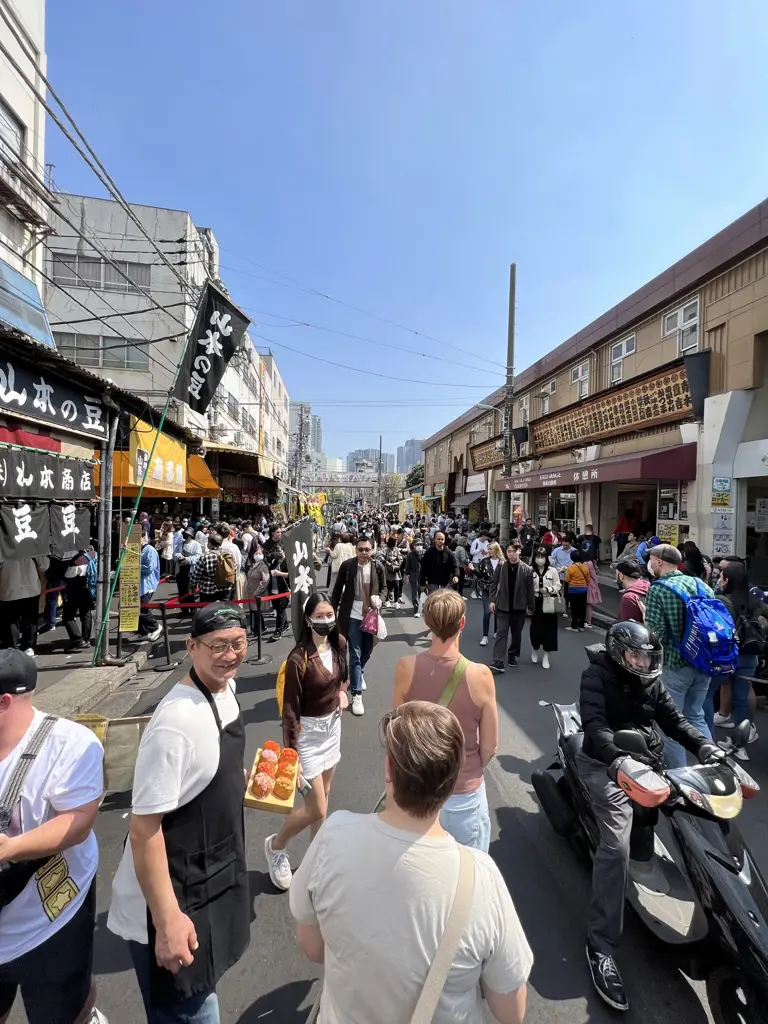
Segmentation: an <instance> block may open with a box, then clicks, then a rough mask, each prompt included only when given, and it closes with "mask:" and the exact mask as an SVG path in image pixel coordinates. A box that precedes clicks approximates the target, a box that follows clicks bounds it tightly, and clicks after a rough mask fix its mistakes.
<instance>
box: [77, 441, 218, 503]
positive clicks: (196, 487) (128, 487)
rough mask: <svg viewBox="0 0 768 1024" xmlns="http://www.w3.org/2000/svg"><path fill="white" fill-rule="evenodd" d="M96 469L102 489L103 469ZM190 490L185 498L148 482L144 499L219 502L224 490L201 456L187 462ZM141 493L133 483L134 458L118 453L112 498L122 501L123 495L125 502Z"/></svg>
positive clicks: (96, 479)
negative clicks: (201, 499) (101, 474)
mask: <svg viewBox="0 0 768 1024" xmlns="http://www.w3.org/2000/svg"><path fill="white" fill-rule="evenodd" d="M94 468H95V471H96V472H95V485H94V486H96V487H97V488H98V484H99V476H98V471H99V469H100V467H99V466H98V465H97V466H95V467H94ZM186 477H187V486H186V490H185V491H184V493H183V494H179V493H178V492H177V491H171V490H170V489H168V490H166V489H165V488H164V487H163V486H162V485H160V486H157V485H155V486H152V485H153V483H154V481H150V480H147V483H146V485H145V487H144V495H143V496H144V497H146V498H158V497H161V496H162V497H168V498H177V499H178V498H218V497H219V495H220V494H221V488H220V487H219V485H218V484H217V483H216V480H215V478H214V476H213V474H212V473H211V471H210V469H208V466H207V465H206V463H205V459H203V458H202V456H200V455H190V456H189V457H188V458H187V473H186ZM138 493H139V489H138V487H137V486H136V484H135V483H134V482H133V470H132V468H131V457H130V452H115V453H114V458H113V460H112V494H113V495H114V496H115V497H118V496H119V495H121V494H122V496H123V497H124V498H135V497H136V496H137V495H138Z"/></svg>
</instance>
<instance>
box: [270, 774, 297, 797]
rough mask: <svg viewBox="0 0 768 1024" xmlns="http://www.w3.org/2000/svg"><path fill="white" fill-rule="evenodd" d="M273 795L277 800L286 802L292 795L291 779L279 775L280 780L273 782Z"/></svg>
mask: <svg viewBox="0 0 768 1024" xmlns="http://www.w3.org/2000/svg"><path fill="white" fill-rule="evenodd" d="M273 793H274V795H275V796H276V797H277V798H278V799H279V800H287V799H288V797H289V796H290V795H291V794H292V793H293V779H289V778H286V776H285V775H281V776H280V778H279V779H277V780H276V781H275V788H274V790H273Z"/></svg>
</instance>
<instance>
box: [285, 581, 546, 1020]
mask: <svg viewBox="0 0 768 1024" xmlns="http://www.w3.org/2000/svg"><path fill="white" fill-rule="evenodd" d="M435 596H438V595H437V594H436V595H435ZM454 596H455V597H457V598H458V594H454ZM459 600H461V599H460V598H459ZM381 733H382V737H381V738H382V741H383V744H384V746H385V749H386V755H387V756H386V760H385V765H384V777H385V783H386V806H385V807H384V810H382V811H381V812H380V813H379V814H353V813H352V812H351V811H336V812H335V813H334V814H332V815H331V816H330V817H329V818H328V820H327V821H326V823H325V824H324V825H323V827H322V828H321V829H320V831H319V832H318V834H317V836H316V837H315V839H314V840H313V842H312V845H311V846H310V848H309V850H308V851H307V854H306V856H305V857H304V860H303V861H302V862H301V866H300V867H299V869H298V870H297V872H296V874H295V875H294V876H293V882H292V884H291V890H290V903H291V912H292V914H293V917H294V919H295V921H296V937H297V940H298V943H299V946H300V947H301V948H302V950H303V951H304V953H305V954H306V955H307V957H308V958H309V959H310V960H312V961H313V962H314V963H323V964H324V965H325V977H324V979H323V990H322V993H321V995H320V999H319V1007H318V1016H317V1024H341V1022H342V1021H343V1024H405V1022H407V1021H411V1022H416V1021H418V1022H419V1024H423V1022H426V1021H430V1022H431V1024H456V1022H457V1021H461V1022H462V1024H483V1021H485V1020H487V1019H488V1018H487V1017H486V1016H485V1013H484V1007H483V997H485V1002H486V1003H487V1005H488V1008H489V1010H490V1011H491V1013H492V1014H493V1019H495V1020H497V1021H499V1022H500V1024H522V1021H523V1017H524V1015H525V999H526V983H527V980H528V976H529V974H530V971H531V966H532V964H533V956H532V954H531V950H530V947H529V945H528V942H527V941H526V938H525V934H524V932H523V929H522V927H521V925H520V921H519V919H518V916H517V913H516V911H515V907H514V904H513V903H512V898H511V896H510V895H509V892H508V890H507V887H506V885H505V884H504V879H503V878H502V876H501V872H500V871H499V869H498V867H497V866H496V864H495V863H494V862H493V860H492V859H491V858H490V857H489V856H488V854H487V853H482V852H481V851H479V850H473V849H469V848H468V847H466V846H460V845H459V844H458V843H457V842H456V840H455V839H453V838H452V837H451V836H450V835H448V833H447V832H446V831H445V829H444V828H443V827H442V825H441V824H440V811H441V808H442V807H443V806H444V805H445V802H446V800H449V799H450V798H451V794H452V793H453V791H454V787H455V786H456V783H457V781H458V779H459V777H460V774H461V768H462V762H463V758H464V733H463V730H462V727H461V724H460V723H459V720H458V719H457V718H456V716H455V715H454V714H453V713H452V712H451V711H449V710H448V708H445V707H440V706H438V705H437V704H433V703H427V702H425V701H410V702H409V703H407V704H401V705H400V707H398V708H395V709H394V711H389V712H388V713H387V714H386V715H385V716H384V718H383V720H382V723H381ZM428 979H429V983H428V984H427V980H428Z"/></svg>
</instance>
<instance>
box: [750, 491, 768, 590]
mask: <svg viewBox="0 0 768 1024" xmlns="http://www.w3.org/2000/svg"><path fill="white" fill-rule="evenodd" d="M747 557H748V558H749V576H750V582H751V583H752V584H753V585H754V586H758V587H763V589H766V588H768V477H755V478H753V479H751V480H747Z"/></svg>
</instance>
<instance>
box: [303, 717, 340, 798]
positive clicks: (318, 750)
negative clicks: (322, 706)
mask: <svg viewBox="0 0 768 1024" xmlns="http://www.w3.org/2000/svg"><path fill="white" fill-rule="evenodd" d="M296 749H297V751H298V755H299V760H300V761H301V774H302V775H303V776H304V778H305V779H306V780H307V782H311V781H312V779H316V778H317V777H318V775H322V774H323V772H327V771H328V769H329V768H335V767H336V765H337V764H338V763H339V761H340V760H341V715H340V714H339V712H338V711H332V712H331V713H330V715H322V716H321V717H319V718H309V717H306V716H305V715H302V716H301V730H300V731H299V737H298V740H297V742H296Z"/></svg>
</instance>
